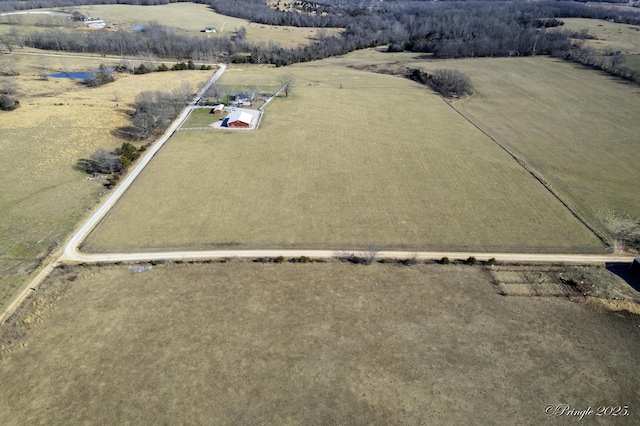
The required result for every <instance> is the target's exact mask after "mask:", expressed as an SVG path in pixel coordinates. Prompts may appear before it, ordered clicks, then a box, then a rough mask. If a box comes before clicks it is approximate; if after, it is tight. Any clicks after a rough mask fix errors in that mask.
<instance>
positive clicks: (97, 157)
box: [76, 142, 147, 188]
mask: <svg viewBox="0 0 640 426" xmlns="http://www.w3.org/2000/svg"><path fill="white" fill-rule="evenodd" d="M146 149H147V147H146V146H144V145H143V146H141V147H139V148H136V147H135V146H134V145H133V144H131V143H129V142H124V143H123V144H122V145H121V146H120V147H119V148H117V149H115V150H114V151H107V150H105V149H99V150H97V151H96V152H94V153H93V154H91V156H90V157H89V158H81V159H80V160H78V162H77V163H76V168H77V169H79V170H82V171H83V172H85V173H88V174H91V175H95V174H101V175H109V177H108V178H107V182H106V183H105V186H106V187H107V188H112V187H113V186H115V185H116V184H117V183H118V182H119V181H120V178H121V177H122V173H124V172H125V171H126V170H127V169H128V168H129V166H131V164H132V163H133V162H134V161H136V160H137V159H138V158H139V157H140V155H141V153H142V152H144V151H145V150H146Z"/></svg>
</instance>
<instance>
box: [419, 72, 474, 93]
mask: <svg viewBox="0 0 640 426" xmlns="http://www.w3.org/2000/svg"><path fill="white" fill-rule="evenodd" d="M408 77H409V78H410V79H411V80H415V81H417V82H420V83H422V84H426V85H427V86H429V87H431V88H432V89H433V90H434V91H436V92H438V93H439V94H441V95H442V96H444V97H447V98H462V97H464V96H467V95H472V94H473V86H472V85H471V79H470V78H469V77H468V76H467V75H466V74H464V73H463V72H462V71H460V70H457V69H438V70H435V71H434V72H433V74H429V73H426V72H422V71H421V70H419V69H417V68H415V69H413V70H411V71H410V72H409V75H408Z"/></svg>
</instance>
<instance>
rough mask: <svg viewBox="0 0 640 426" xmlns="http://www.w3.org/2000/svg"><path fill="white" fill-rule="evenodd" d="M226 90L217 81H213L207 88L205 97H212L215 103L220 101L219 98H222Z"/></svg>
mask: <svg viewBox="0 0 640 426" xmlns="http://www.w3.org/2000/svg"><path fill="white" fill-rule="evenodd" d="M225 94H226V91H225V89H224V87H222V86H221V85H220V83H218V82H217V81H215V82H214V83H213V84H212V85H211V86H209V88H208V89H207V97H212V98H214V99H215V100H216V103H219V102H220V98H224V96H225Z"/></svg>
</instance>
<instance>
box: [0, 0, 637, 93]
mask: <svg viewBox="0 0 640 426" xmlns="http://www.w3.org/2000/svg"><path fill="white" fill-rule="evenodd" d="M116 2H117V3H129V4H134V5H155V4H166V3H170V2H171V1H168V0H148V1H147V0H143V1H140V0H117V1H115V0H114V1H110V0H106V1H95V0H78V1H73V0H29V1H7V2H0V8H1V9H2V10H3V11H6V10H16V9H26V8H33V7H54V6H73V5H79V4H87V3H89V4H110V3H116ZM196 2H197V3H203V4H207V5H209V6H210V7H211V8H212V9H213V10H215V11H216V12H218V13H221V14H224V15H229V16H233V17H237V18H242V19H246V20H249V21H251V22H256V23H260V24H265V25H290V26H298V27H320V28H329V27H338V28H344V29H345V31H343V32H342V33H341V34H340V35H337V36H329V35H328V34H327V33H324V32H323V33H321V34H320V35H319V36H318V37H317V39H316V40H315V42H314V43H312V44H311V45H308V46H305V47H298V48H283V47H281V46H280V45H278V44H277V43H274V42H269V43H264V42H263V43H259V44H256V43H252V42H250V41H248V40H247V39H246V37H245V36H244V34H245V32H246V31H245V29H244V28H240V29H239V30H238V31H237V33H236V34H235V35H232V36H226V35H219V36H216V37H211V38H207V39H203V38H199V37H193V36H185V35H179V34H176V33H175V32H174V31H172V30H171V29H168V28H163V27H161V26H149V27H145V28H144V29H143V30H142V31H138V32H129V31H117V32H110V31H99V32H98V31H96V32H89V33H86V34H81V35H79V34H75V33H74V34H70V33H68V32H65V31H61V30H47V31H38V32H32V33H29V34H21V33H19V32H16V31H13V32H11V33H10V34H8V35H5V36H4V37H3V42H4V44H5V45H14V46H19V45H26V46H31V47H36V48H40V49H48V50H61V51H74V52H96V53H101V54H115V55H122V56H124V55H142V56H155V57H160V58H169V57H172V58H184V59H193V60H197V61H203V62H212V61H214V60H220V61H228V62H252V63H270V64H275V65H277V66H281V65H288V64H291V63H296V62H307V61H312V60H317V59H322V58H326V57H330V56H336V55H341V54H345V53H348V52H351V51H353V50H357V49H363V48H368V47H374V46H381V45H389V49H390V50H391V51H401V50H409V51H413V52H421V53H425V54H429V55H432V56H433V57H434V58H462V57H488V56H531V55H554V56H557V57H561V58H565V59H569V60H573V61H576V62H581V63H583V64H585V65H588V66H594V64H593V62H594V61H593V60H591V59H590V58H589V57H588V56H589V55H585V54H583V53H581V51H580V46H579V43H576V42H575V40H577V39H584V38H586V37H588V36H589V35H588V34H586V32H579V33H576V32H571V31H565V30H562V29H561V26H562V24H563V23H562V20H561V19H562V18H569V17H581V18H592V19H604V20H609V21H613V22H619V23H626V24H631V25H640V12H636V11H633V10H629V9H627V10H623V9H609V8H600V7H587V6H586V5H584V4H582V3H580V2H574V1H554V2H551V1H540V2H516V3H514V2H502V1H451V2H447V1H441V2H431V1H429V2H427V1H397V2H380V3H375V4H373V3H372V4H370V5H367V6H362V5H361V2H358V1H353V0H346V1H341V2H339V3H338V2H337V1H327V2H323V4H320V3H313V2H293V3H291V4H293V9H292V10H285V11H283V10H278V9H277V8H273V7H270V6H267V5H266V4H265V3H264V1H262V0H236V1H233V2H229V1H223V0H198V1H196ZM554 27H555V28H554ZM585 57H587V59H585ZM619 65H620V61H617V64H614V66H611V65H610V64H606V63H601V64H598V65H597V66H596V67H597V68H599V69H603V70H605V71H608V72H612V73H614V74H617V75H620V76H622V77H624V78H627V79H629V80H633V81H637V80H638V75H637V73H636V74H634V73H633V72H632V71H631V70H628V69H622V72H618V71H620V66H619Z"/></svg>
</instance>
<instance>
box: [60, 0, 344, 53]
mask: <svg viewBox="0 0 640 426" xmlns="http://www.w3.org/2000/svg"><path fill="white" fill-rule="evenodd" d="M71 10H78V11H80V12H82V13H84V14H86V15H89V16H99V17H101V18H103V19H104V20H105V23H106V24H107V25H108V26H109V27H110V28H112V29H124V30H128V29H130V28H131V27H133V26H135V25H148V24H150V23H157V24H160V25H164V26H166V27H169V28H176V29H177V30H178V31H179V32H180V33H182V34H187V35H193V36H198V37H217V36H219V35H233V34H234V33H235V32H236V31H237V30H239V29H240V28H242V27H245V28H246V30H247V40H249V41H252V42H255V43H259V42H262V43H268V42H269V41H273V42H274V43H278V44H280V45H281V46H282V47H297V46H299V45H307V44H310V43H312V42H313V41H314V39H315V37H316V35H317V32H318V29H317V28H300V27H289V26H273V25H264V24H256V23H253V22H249V21H247V20H244V19H238V18H233V17H230V16H225V15H220V14H218V13H215V12H214V11H213V10H211V8H209V7H208V6H207V5H204V4H195V3H173V4H167V5H158V6H132V5H93V6H80V7H77V8H73V9H71ZM211 26H214V27H216V29H217V33H206V34H205V33H201V32H200V31H201V30H203V29H204V28H205V27H211ZM341 31H342V30H340V29H331V28H329V29H326V32H327V34H328V35H332V34H339V33H340V32H341Z"/></svg>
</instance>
